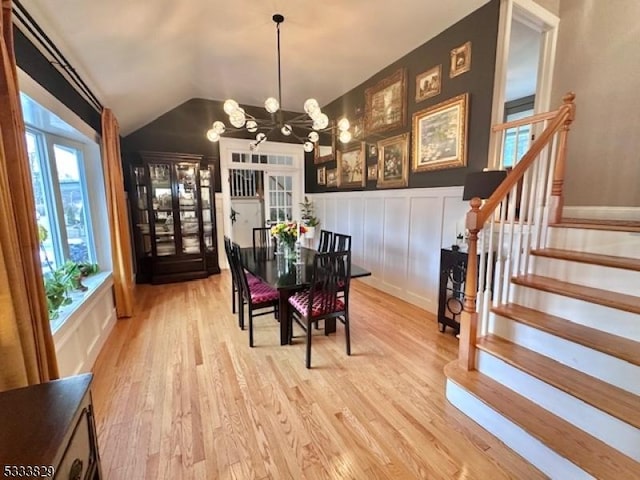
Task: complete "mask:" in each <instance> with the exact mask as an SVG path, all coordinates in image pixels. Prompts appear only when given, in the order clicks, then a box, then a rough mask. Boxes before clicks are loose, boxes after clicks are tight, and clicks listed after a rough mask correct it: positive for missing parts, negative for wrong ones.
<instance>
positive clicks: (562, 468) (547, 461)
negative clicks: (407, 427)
mask: <svg viewBox="0 0 640 480" xmlns="http://www.w3.org/2000/svg"><path fill="white" fill-rule="evenodd" d="M446 393H447V399H448V400H449V402H451V403H452V404H453V405H454V406H455V407H456V408H458V409H459V410H461V411H462V412H463V413H464V414H465V415H467V416H468V417H470V418H471V419H473V420H474V421H475V422H476V423H478V424H479V425H480V426H482V427H483V428H484V429H485V430H487V431H488V432H490V433H491V434H493V435H494V436H496V437H497V438H499V439H500V440H502V441H503V442H504V443H505V444H507V445H508V446H509V447H510V448H511V449H512V450H514V451H515V452H517V453H518V454H519V455H520V456H522V457H523V458H525V459H526V460H527V461H529V462H530V463H531V464H532V465H534V466H535V467H536V468H538V469H539V470H540V471H542V472H543V473H544V474H545V475H548V476H549V477H550V478H563V479H564V478H570V479H572V480H574V479H575V480H587V479H593V478H594V477H592V476H591V475H589V474H588V473H586V472H585V471H584V470H582V469H580V468H579V467H578V466H577V465H574V464H573V463H571V462H570V461H568V460H567V459H566V458H564V457H562V456H560V455H558V454H557V453H556V452H555V451H553V450H552V449H550V448H549V447H547V446H546V445H544V444H543V443H542V442H540V441H539V440H538V439H537V438H535V437H533V436H531V435H529V434H528V433H527V432H526V431H525V430H523V429H522V428H521V427H519V426H518V425H516V424H514V423H513V422H512V421H511V420H509V419H507V418H505V417H503V416H502V415H501V414H500V413H498V412H497V411H495V410H493V409H492V408H490V407H488V406H487V405H486V404H485V403H484V402H482V401H480V400H479V399H478V398H477V397H475V396H474V395H472V394H470V393H468V392H467V391H466V390H464V389H463V388H460V386H458V385H457V384H456V383H454V382H452V381H451V380H447V385H446Z"/></svg>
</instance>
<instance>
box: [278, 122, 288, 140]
mask: <svg viewBox="0 0 640 480" xmlns="http://www.w3.org/2000/svg"><path fill="white" fill-rule="evenodd" d="M280 131H281V132H282V134H283V135H284V136H285V137H288V136H289V135H291V125H287V124H286V123H285V124H284V125H283V126H282V128H281V129H280Z"/></svg>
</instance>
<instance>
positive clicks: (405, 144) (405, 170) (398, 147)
mask: <svg viewBox="0 0 640 480" xmlns="http://www.w3.org/2000/svg"><path fill="white" fill-rule="evenodd" d="M408 184H409V134H408V133H403V134H401V135H396V136H395V137H391V138H386V139H384V140H381V141H379V142H378V182H377V184H376V186H377V187H378V188H398V187H406V186H407V185H408Z"/></svg>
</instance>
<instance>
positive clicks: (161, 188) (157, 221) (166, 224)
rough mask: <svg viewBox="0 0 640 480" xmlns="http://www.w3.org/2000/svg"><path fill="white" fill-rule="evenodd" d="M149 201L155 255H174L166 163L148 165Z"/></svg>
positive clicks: (167, 167)
mask: <svg viewBox="0 0 640 480" xmlns="http://www.w3.org/2000/svg"><path fill="white" fill-rule="evenodd" d="M149 177H150V180H151V201H152V206H153V223H154V227H155V231H154V234H155V237H154V239H155V245H156V255H158V256H166V255H175V254H176V238H175V235H174V229H173V220H174V219H173V197H172V195H171V170H170V167H169V165H168V164H166V163H164V164H163V163H150V164H149Z"/></svg>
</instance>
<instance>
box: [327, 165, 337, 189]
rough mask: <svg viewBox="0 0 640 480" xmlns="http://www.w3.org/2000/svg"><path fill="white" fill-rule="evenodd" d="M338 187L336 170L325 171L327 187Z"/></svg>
mask: <svg viewBox="0 0 640 480" xmlns="http://www.w3.org/2000/svg"><path fill="white" fill-rule="evenodd" d="M337 186H338V169H337V168H331V169H327V187H337Z"/></svg>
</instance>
